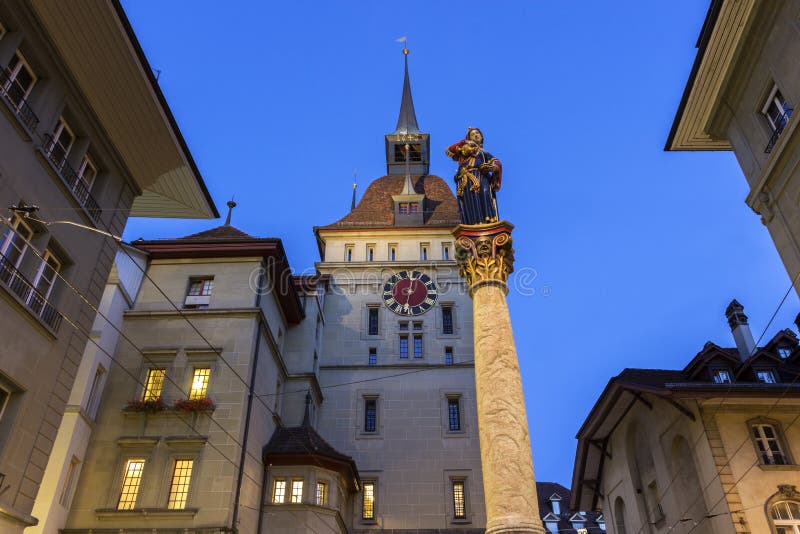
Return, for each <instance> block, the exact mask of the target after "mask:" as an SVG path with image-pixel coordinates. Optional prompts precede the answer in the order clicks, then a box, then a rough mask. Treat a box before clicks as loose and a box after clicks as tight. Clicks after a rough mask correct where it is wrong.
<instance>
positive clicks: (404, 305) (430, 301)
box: [383, 271, 438, 315]
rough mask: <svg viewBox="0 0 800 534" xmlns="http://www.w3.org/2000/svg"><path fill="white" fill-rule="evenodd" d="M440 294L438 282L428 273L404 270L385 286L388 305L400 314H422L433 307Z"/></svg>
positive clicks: (385, 299)
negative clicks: (437, 288)
mask: <svg viewBox="0 0 800 534" xmlns="http://www.w3.org/2000/svg"><path fill="white" fill-rule="evenodd" d="M437 296H438V294H437V290H436V284H435V283H434V282H433V280H431V279H430V277H429V276H428V275H427V274H423V273H420V272H418V271H410V272H409V271H402V272H399V273H397V274H395V275H393V276H392V277H391V278H389V280H388V281H387V282H386V284H384V286H383V300H384V302H385V303H386V306H387V307H388V308H389V309H390V310H392V311H393V312H395V313H397V314H400V315H421V314H423V313H425V312H426V311H428V310H429V309H431V307H433V305H434V304H435V303H436V297H437Z"/></svg>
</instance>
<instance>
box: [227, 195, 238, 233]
mask: <svg viewBox="0 0 800 534" xmlns="http://www.w3.org/2000/svg"><path fill="white" fill-rule="evenodd" d="M235 207H236V202H234V201H233V197H231V199H230V200H229V201H228V216H227V217H226V218H225V226H230V225H231V214H232V213H233V208H235Z"/></svg>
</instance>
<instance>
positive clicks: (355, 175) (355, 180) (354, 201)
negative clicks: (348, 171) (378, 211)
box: [350, 170, 358, 211]
mask: <svg viewBox="0 0 800 534" xmlns="http://www.w3.org/2000/svg"><path fill="white" fill-rule="evenodd" d="M357 178H358V176H357V173H356V171H355V170H354V171H353V201H352V202H351V203H350V211H353V210H354V209H356V189H357V188H358V180H357Z"/></svg>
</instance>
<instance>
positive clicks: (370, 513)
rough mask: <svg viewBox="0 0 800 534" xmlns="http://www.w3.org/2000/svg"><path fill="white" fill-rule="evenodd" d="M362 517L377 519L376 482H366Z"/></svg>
mask: <svg viewBox="0 0 800 534" xmlns="http://www.w3.org/2000/svg"><path fill="white" fill-rule="evenodd" d="M361 518H362V519H375V483H374V482H364V500H363V502H362V506H361Z"/></svg>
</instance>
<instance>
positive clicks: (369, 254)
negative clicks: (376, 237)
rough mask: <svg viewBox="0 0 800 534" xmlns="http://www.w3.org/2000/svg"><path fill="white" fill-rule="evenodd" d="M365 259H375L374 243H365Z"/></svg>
mask: <svg viewBox="0 0 800 534" xmlns="http://www.w3.org/2000/svg"><path fill="white" fill-rule="evenodd" d="M367 261H375V245H373V244H369V245H367Z"/></svg>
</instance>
